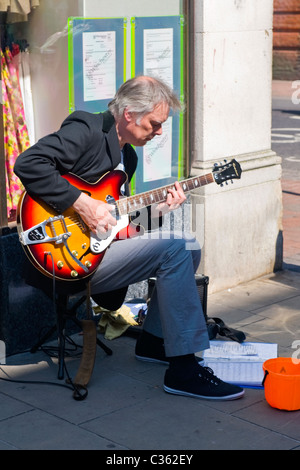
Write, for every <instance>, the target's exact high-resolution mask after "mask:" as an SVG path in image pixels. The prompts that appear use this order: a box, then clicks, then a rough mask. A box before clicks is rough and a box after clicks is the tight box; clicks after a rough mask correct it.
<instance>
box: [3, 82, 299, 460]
mask: <svg viewBox="0 0 300 470" xmlns="http://www.w3.org/2000/svg"><path fill="white" fill-rule="evenodd" d="M289 85H290V84H289V83H286V84H284V83H276V82H274V84H273V93H275V92H276V93H277V94H278V93H281V95H283V94H284V93H285V94H286V93H290V86H289ZM279 90H280V91H279ZM283 188H284V192H283V204H284V211H283V235H284V269H283V270H282V271H279V272H276V273H274V274H271V275H268V276H265V277H262V278H259V279H256V280H253V281H251V282H247V283H246V284H241V285H239V286H236V287H234V288H232V289H228V290H226V291H224V292H219V293H214V294H209V295H208V315H209V316H210V317H213V316H216V317H221V318H222V319H223V320H224V321H225V323H226V324H228V325H230V326H232V327H235V328H238V329H241V330H242V331H244V332H245V333H246V334H247V341H254V342H266V343H269V342H270V343H276V344H278V356H283V357H291V356H292V355H293V354H297V349H295V347H294V346H295V345H298V348H299V344H300V342H299V343H295V342H296V341H299V340H300V330H299V319H298V316H299V305H300V244H299V243H300V242H299V240H300V236H299V235H300V223H299V221H300V210H299V196H300V185H299V183H298V182H297V181H294V182H293V185H292V186H291V185H289V183H288V181H284V179H283ZM72 338H73V339H74V341H75V342H76V343H78V344H81V342H82V335H80V334H76V335H74V336H72ZM104 342H105V343H106V344H107V345H108V346H109V347H111V348H112V350H113V354H112V355H111V356H109V355H107V354H106V353H105V352H104V351H103V350H102V349H101V348H100V347H98V348H97V357H96V362H95V367H94V371H93V375H92V378H91V381H90V383H89V387H88V396H87V397H86V399H84V400H82V401H76V400H74V398H73V394H72V390H71V389H70V388H69V387H68V386H67V385H66V384H65V381H64V380H58V379H57V360H56V359H55V358H53V357H51V356H49V355H48V354H46V352H45V351H38V352H36V353H34V354H32V353H30V352H24V353H22V354H17V355H15V356H12V357H8V358H7V359H6V364H3V365H1V366H0V378H2V379H3V378H4V379H6V380H5V381H3V380H1V381H0V400H1V407H0V450H102V451H106V452H102V453H99V454H97V457H96V458H97V463H98V462H100V463H105V464H113V463H114V464H126V463H127V464H129V465H133V466H137V465H142V464H143V465H145V464H146V463H148V464H162V463H165V464H175V463H179V460H178V459H180V461H181V463H185V464H187V465H188V464H190V463H196V461H197V459H199V463H200V461H201V460H200V459H202V457H201V456H200V454H199V452H197V451H200V450H292V449H297V450H300V411H283V410H279V409H276V408H272V407H271V406H270V405H269V404H268V402H267V401H266V398H265V392H264V390H263V389H261V388H258V389H257V388H246V389H245V396H244V397H243V398H241V399H239V400H235V401H227V402H226V401H219V402H218V401H209V400H200V399H193V398H185V397H179V396H175V395H169V394H167V393H165V392H164V391H163V388H162V383H163V377H164V372H165V369H166V366H163V365H155V364H147V363H143V362H139V361H137V360H136V359H135V358H134V345H135V339H134V338H132V337H130V336H126V335H125V336H121V337H120V338H118V339H115V340H113V341H107V340H104ZM55 344H56V343H55ZM68 348H71V345H70V346H68ZM78 351H79V352H80V350H77V351H75V352H70V354H69V355H68V356H69V357H66V359H65V363H66V368H67V371H68V373H69V375H70V376H71V377H73V376H74V375H75V373H76V371H77V370H78V366H79V362H80V355H79V356H77V352H78ZM299 356H300V351H299ZM12 380H15V381H12ZM140 450H144V451H148V453H146V454H145V453H144V454H142V453H139V452H138V451H140ZM122 451H126V452H125V453H123V452H122ZM166 451H167V454H168V455H169V457H168V459H169V460H166V459H167V457H166ZM163 455H164V456H163ZM133 456H142V458H141V457H140V459H141V460H140V461H138V460H136V461H134V460H129V459H131V458H132V459H133ZM162 456H163V457H162ZM189 457H191V460H189ZM136 458H138V457H136ZM118 459H120V460H118ZM122 459H123V460H122ZM125 459H127V460H125ZM163 459H165V460H163ZM215 463H216V461H215Z"/></svg>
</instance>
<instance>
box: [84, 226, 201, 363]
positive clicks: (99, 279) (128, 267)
mask: <svg viewBox="0 0 300 470" xmlns="http://www.w3.org/2000/svg"><path fill="white" fill-rule="evenodd" d="M200 255H201V251H200V247H199V244H198V242H197V241H196V240H194V239H193V240H192V239H191V238H189V236H183V235H182V234H178V233H173V232H171V233H170V232H161V231H157V232H151V233H146V234H144V235H143V236H140V237H136V238H132V239H128V240H118V241H115V242H113V243H112V244H111V245H110V247H109V248H108V249H107V251H106V253H105V256H104V258H103V260H102V262H101V263H100V266H99V268H98V269H97V271H96V273H95V274H94V276H93V278H92V280H91V293H92V294H99V293H101V292H107V291H110V290H114V289H118V288H121V287H124V286H127V285H130V284H134V283H136V282H139V281H142V280H145V279H149V278H150V277H156V279H157V280H156V285H155V289H154V292H153V295H152V298H151V302H150V305H149V308H148V312H147V316H146V319H145V322H144V329H145V330H146V331H147V332H149V333H152V334H153V335H155V336H159V337H162V338H164V346H165V352H166V355H167V356H179V355H184V354H191V353H196V352H198V351H202V350H204V349H207V348H209V339H208V334H207V327H206V324H205V320H204V315H203V311H202V305H201V302H200V299H199V294H198V291H197V287H196V283H195V272H196V270H197V267H198V265H199V262H200Z"/></svg>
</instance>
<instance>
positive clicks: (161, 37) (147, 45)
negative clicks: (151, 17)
mask: <svg viewBox="0 0 300 470" xmlns="http://www.w3.org/2000/svg"><path fill="white" fill-rule="evenodd" d="M144 74H145V75H151V76H155V77H158V78H161V79H162V80H164V81H165V82H166V83H167V84H168V85H169V86H170V87H171V88H173V28H161V29H145V30H144Z"/></svg>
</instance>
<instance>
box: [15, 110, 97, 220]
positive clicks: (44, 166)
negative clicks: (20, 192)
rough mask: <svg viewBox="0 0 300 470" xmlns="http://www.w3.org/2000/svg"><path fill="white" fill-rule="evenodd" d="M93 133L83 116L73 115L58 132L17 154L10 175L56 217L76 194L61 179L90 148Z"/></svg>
mask: <svg viewBox="0 0 300 470" xmlns="http://www.w3.org/2000/svg"><path fill="white" fill-rule="evenodd" d="M93 132H94V131H93V128H92V125H91V123H90V122H89V119H88V117H87V114H86V113H84V112H80V111H77V112H75V113H73V114H71V115H70V116H69V117H68V118H67V119H66V120H65V121H64V122H63V124H62V126H61V128H60V129H59V131H57V132H54V133H52V134H50V135H48V136H46V137H44V138H42V139H40V140H39V141H38V142H37V143H36V144H35V145H33V146H32V147H30V148H29V149H27V150H26V151H25V152H23V153H22V154H20V155H19V157H18V158H17V160H16V163H15V167H14V171H15V173H16V175H17V176H18V177H19V178H20V180H21V181H22V183H23V185H24V187H25V189H26V190H27V192H28V193H29V194H30V195H32V196H38V197H39V198H41V199H42V200H43V201H44V202H46V203H47V204H49V205H50V206H51V207H53V208H54V209H55V211H57V212H59V213H61V212H64V211H65V210H66V209H67V208H68V207H70V206H71V205H72V204H73V203H74V202H75V200H76V199H77V198H78V197H79V195H80V190H79V189H77V188H76V187H75V186H72V185H71V184H70V183H69V182H68V181H66V180H65V179H64V178H62V177H61V175H62V174H65V173H68V172H71V171H72V168H73V167H74V165H75V164H76V162H77V161H78V160H79V159H80V158H81V157H82V155H83V154H84V152H85V151H86V150H87V149H88V148H89V147H90V145H91V142H92V141H93V135H92V134H93ZM99 134H100V133H99Z"/></svg>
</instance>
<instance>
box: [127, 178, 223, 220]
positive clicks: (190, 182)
mask: <svg viewBox="0 0 300 470" xmlns="http://www.w3.org/2000/svg"><path fill="white" fill-rule="evenodd" d="M213 181H214V177H213V174H212V173H208V174H206V175H202V176H194V177H193V178H188V179H186V180H182V181H180V185H181V187H182V189H183V192H185V193H186V192H189V191H192V190H193V189H197V188H200V187H201V186H205V185H206V184H209V183H212V182H213ZM173 188H174V185H173V184H169V185H167V186H163V187H161V188H156V189H153V190H151V191H146V192H144V193H141V194H137V195H135V196H129V197H127V198H124V199H120V200H119V201H118V209H119V213H120V215H126V214H130V213H131V212H135V211H137V210H141V209H143V208H144V207H147V206H151V205H152V204H159V203H161V202H164V201H165V200H166V198H167V195H168V190H169V189H173Z"/></svg>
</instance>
